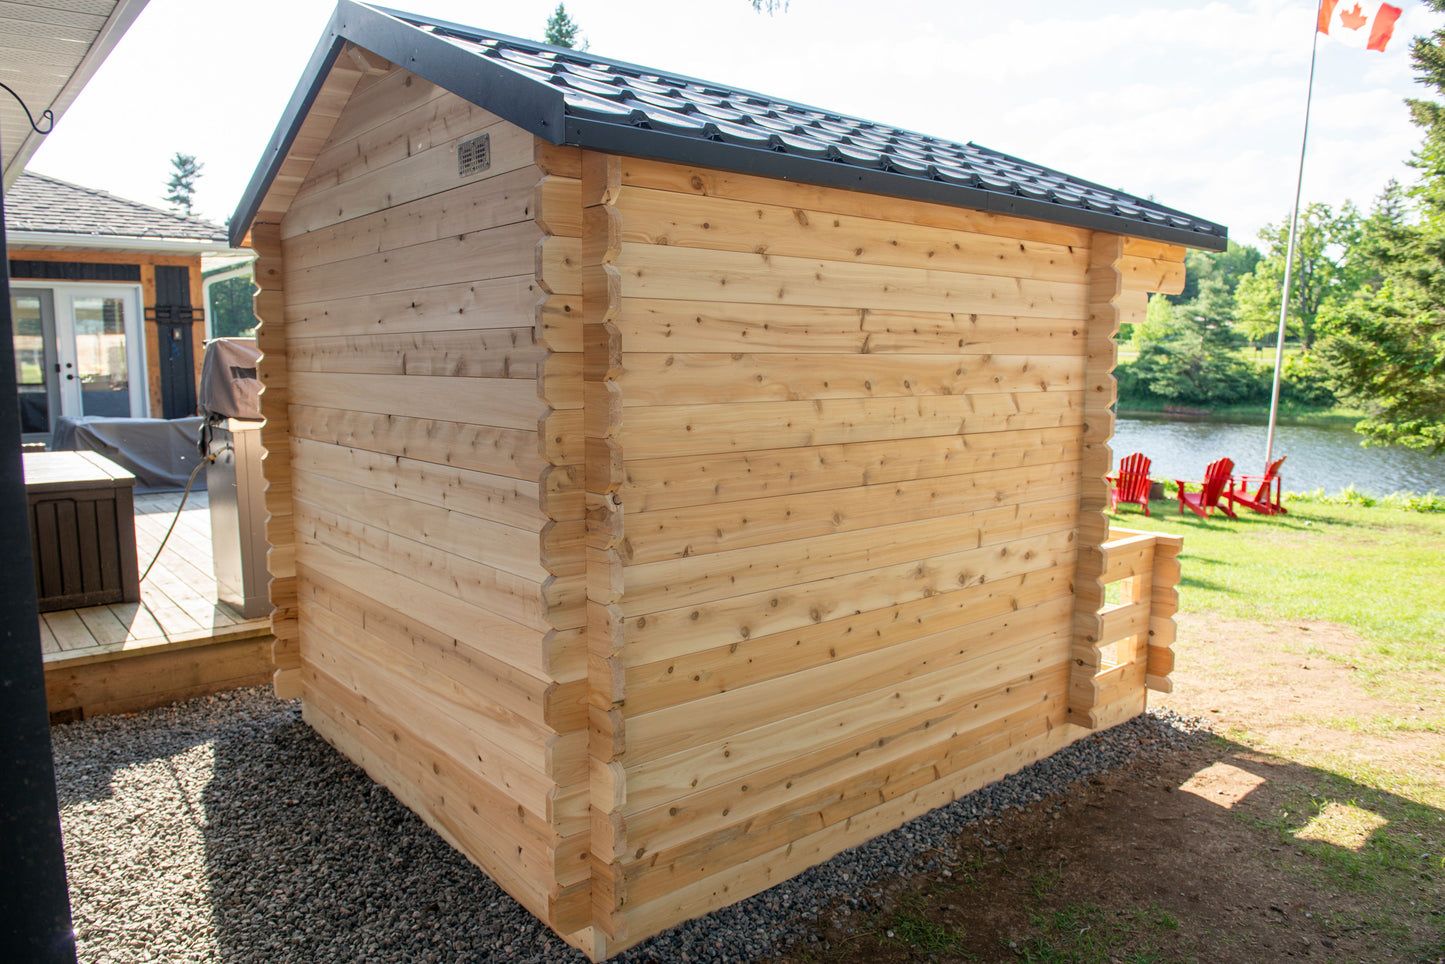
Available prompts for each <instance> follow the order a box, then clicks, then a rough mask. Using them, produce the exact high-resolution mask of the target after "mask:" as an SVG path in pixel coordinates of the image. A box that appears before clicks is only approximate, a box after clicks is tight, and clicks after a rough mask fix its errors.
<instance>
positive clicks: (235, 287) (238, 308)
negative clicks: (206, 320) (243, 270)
mask: <svg viewBox="0 0 1445 964" xmlns="http://www.w3.org/2000/svg"><path fill="white" fill-rule="evenodd" d="M255 291H256V285H255V282H253V281H252V280H251V279H250V278H249V277H246V278H228V279H227V280H225V281H218V282H216V283H215V284H213V285H211V303H210V305H209V306H208V307H209V309H210V313H211V334H212V336H213V337H216V338H232V337H236V336H238V335H251V334H254V333H255V331H256V326H257V325H259V324H260V323H261V322H260V320H259V319H258V318H257V317H256V314H255V311H254V310H253V309H254V305H255V302H254V299H253V295H254V293H255Z"/></svg>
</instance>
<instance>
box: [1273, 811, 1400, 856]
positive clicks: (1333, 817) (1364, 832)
mask: <svg viewBox="0 0 1445 964" xmlns="http://www.w3.org/2000/svg"><path fill="white" fill-rule="evenodd" d="M1389 822H1390V821H1388V820H1386V819H1385V818H1384V817H1382V816H1380V815H1379V814H1377V813H1371V812H1370V811H1368V810H1365V809H1362V808H1360V807H1357V806H1355V805H1354V804H1350V803H1335V802H1331V803H1328V804H1326V805H1325V807H1324V809H1322V810H1321V811H1320V812H1319V814H1318V815H1317V816H1316V817H1315V818H1314V819H1313V820H1311V821H1310V822H1309V823H1307V824H1305V825H1304V826H1303V827H1301V828H1300V829H1299V830H1296V831H1295V838H1296V839H1298V840H1311V841H1315V842H1317V843H1327V844H1333V845H1334V846H1336V847H1346V848H1348V849H1350V850H1354V851H1360V850H1363V849H1364V847H1365V844H1367V843H1369V842H1370V836H1371V835H1372V834H1374V832H1375V831H1376V830H1379V829H1380V828H1381V827H1383V826H1385V825H1386V824H1388V823H1389Z"/></svg>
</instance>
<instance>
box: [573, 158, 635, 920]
mask: <svg viewBox="0 0 1445 964" xmlns="http://www.w3.org/2000/svg"><path fill="white" fill-rule="evenodd" d="M621 185H622V169H621V162H620V160H619V159H618V158H617V157H615V156H612V155H606V154H595V153H584V154H583V155H582V205H583V209H582V210H583V233H582V302H583V312H582V318H583V326H582V372H583V376H582V377H583V416H582V422H583V432H584V435H585V437H586V443H585V449H586V472H585V474H586V479H587V655H588V663H587V665H588V717H589V724H590V730H591V740H590V753H589V758H590V772H591V805H592V847H591V858H592V905H593V920H594V922H595V923H596V925H597V927H598V928H599V929H600V930H601V931H602V932H603V933H605V934H606V935H607V936H608V937H610V938H612V939H614V940H616V939H620V938H622V937H624V936H625V935H624V933H623V929H624V928H625V923H626V922H625V919H624V918H623V916H622V914H621V913H620V908H621V907H622V905H623V903H624V901H625V895H624V894H623V892H622V886H623V882H622V869H621V867H620V864H619V860H620V858H621V857H622V854H623V851H624V849H625V847H626V839H625V836H626V833H625V828H624V826H623V824H622V815H621V811H622V807H623V805H624V803H625V802H626V778H625V773H624V771H623V768H622V765H621V763H620V762H619V758H620V757H621V756H622V753H623V750H624V749H625V747H626V734H625V732H624V726H623V716H622V707H621V704H622V698H623V667H622V662H621V659H620V653H621V648H622V611H621V609H620V607H619V605H618V603H619V602H620V600H621V598H622V592H623V582H622V567H623V562H624V559H623V551H622V504H621V502H620V501H619V500H618V495H617V493H618V490H619V489H620V488H621V487H622V483H623V472H622V453H621V448H620V443H619V441H618V437H617V436H618V430H619V428H620V427H621V421H622V398H621V389H620V386H619V385H618V383H617V378H618V376H619V375H621V374H622V340H621V335H620V334H619V333H618V330H617V326H616V325H615V324H614V321H615V319H616V317H617V312H618V309H619V307H620V304H621V290H622V279H621V275H620V274H619V273H618V270H617V268H616V267H615V266H614V262H615V261H616V259H617V255H618V253H619V252H620V251H621V247H622V240H621V216H620V215H619V214H618V211H617V207H616V202H617V196H618V194H619V193H620V191H621Z"/></svg>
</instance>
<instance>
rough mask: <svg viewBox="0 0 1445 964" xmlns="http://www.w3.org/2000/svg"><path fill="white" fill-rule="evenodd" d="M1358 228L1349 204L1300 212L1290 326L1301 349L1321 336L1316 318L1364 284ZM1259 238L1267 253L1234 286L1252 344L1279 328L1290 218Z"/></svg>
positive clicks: (1316, 206)
mask: <svg viewBox="0 0 1445 964" xmlns="http://www.w3.org/2000/svg"><path fill="white" fill-rule="evenodd" d="M1361 225H1362V222H1361V219H1360V213H1359V211H1357V210H1356V209H1355V206H1354V205H1353V204H1351V203H1350V202H1349V201H1346V202H1345V203H1344V204H1343V205H1342V206H1341V207H1340V209H1339V210H1338V211H1336V210H1334V209H1333V208H1331V207H1330V206H1329V205H1328V204H1318V203H1317V204H1311V205H1310V206H1309V207H1308V208H1306V209H1305V210H1303V211H1301V212H1300V218H1299V227H1298V230H1297V232H1296V237H1295V251H1294V258H1295V265H1294V276H1293V278H1292V283H1291V285H1290V319H1289V321H1290V325H1289V327H1290V329H1291V330H1293V331H1294V332H1295V333H1296V334H1297V335H1298V336H1299V339H1300V344H1301V345H1303V346H1304V348H1305V350H1306V351H1308V350H1309V349H1311V348H1313V347H1314V344H1315V341H1316V339H1317V338H1318V337H1319V335H1320V319H1321V314H1322V313H1326V314H1328V312H1329V311H1330V310H1331V309H1333V308H1335V307H1336V306H1338V305H1340V304H1342V303H1343V302H1345V301H1346V300H1348V299H1349V298H1350V296H1352V295H1353V294H1354V293H1355V292H1356V291H1358V290H1359V288H1360V287H1361V285H1362V284H1363V283H1364V280H1365V276H1366V275H1365V272H1364V271H1363V270H1362V268H1363V266H1362V264H1361V263H1360V262H1359V258H1358V253H1359V252H1358V247H1359V241H1360V236H1361ZM1259 236H1260V239H1261V240H1263V241H1265V242H1266V244H1267V245H1268V248H1269V253H1268V254H1267V255H1265V257H1264V260H1262V261H1261V262H1259V264H1258V265H1256V266H1255V269H1254V271H1253V272H1251V273H1250V274H1248V275H1245V276H1244V277H1243V278H1241V279H1240V280H1239V285H1238V286H1237V287H1236V288H1235V299H1236V302H1237V309H1238V310H1237V317H1238V321H1239V326H1240V330H1241V331H1242V332H1243V333H1244V334H1245V336H1246V337H1248V338H1250V339H1251V340H1259V339H1263V338H1266V337H1268V336H1269V334H1271V333H1273V332H1275V331H1278V330H1279V299H1280V292H1281V290H1282V289H1283V287H1284V260H1285V254H1286V252H1287V251H1288V248H1289V219H1288V218H1286V219H1285V220H1283V221H1281V222H1280V223H1279V224H1267V225H1265V226H1264V228H1263V229H1261V230H1260V232H1259Z"/></svg>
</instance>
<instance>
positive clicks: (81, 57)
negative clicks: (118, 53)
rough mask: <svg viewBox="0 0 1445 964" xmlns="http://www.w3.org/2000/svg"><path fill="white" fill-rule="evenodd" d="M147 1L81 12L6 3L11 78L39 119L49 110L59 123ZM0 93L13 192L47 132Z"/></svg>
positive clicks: (25, 1) (106, 2)
mask: <svg viewBox="0 0 1445 964" xmlns="http://www.w3.org/2000/svg"><path fill="white" fill-rule="evenodd" d="M145 5H146V0H95V2H92V3H90V4H88V5H87V8H88V9H86V10H78V11H71V10H65V9H63V8H59V9H58V8H57V5H56V4H54V3H34V2H29V0H14V2H11V3H6V4H4V5H3V9H0V49H4V50H6V51H7V57H6V61H7V63H6V67H7V68H8V70H7V74H9V76H7V78H6V79H7V80H8V81H9V82H10V85H11V86H12V87H14V88H15V92H16V93H17V94H19V95H20V97H21V99H22V100H23V101H24V102H25V106H26V107H28V108H29V109H30V112H31V113H32V114H33V115H34V116H35V119H36V120H37V121H39V120H40V116H41V114H43V113H44V112H45V111H47V110H48V111H50V112H51V113H52V115H53V116H54V118H55V121H56V122H57V123H58V122H59V120H60V118H61V116H62V115H63V114H64V113H65V111H66V109H67V108H69V107H70V105H71V103H72V102H73V101H74V100H75V98H76V97H77V96H78V95H79V94H80V91H81V90H82V89H83V88H84V87H85V85H86V84H87V83H88V82H89V81H90V78H91V77H92V76H94V74H95V72H96V70H97V69H99V67H100V65H101V63H103V62H104V61H105V58H106V57H107V56H109V55H110V52H111V50H113V49H114V48H115V45H116V43H117V42H119V40H120V38H121V37H122V36H123V35H124V34H125V32H126V30H128V29H129V28H130V25H131V24H132V23H134V22H135V19H136V17H138V16H139V15H140V12H141V10H142V9H143V8H144V7H145ZM107 8H108V9H107ZM89 11H96V12H89ZM0 98H3V101H0V152H3V153H0V158H3V163H4V185H5V190H7V191H8V190H9V189H10V185H11V184H13V183H15V179H16V178H17V177H19V176H20V172H21V171H23V170H25V165H26V163H27V162H28V161H29V160H30V158H31V156H32V155H33V154H34V153H35V151H36V149H37V148H39V147H40V143H41V141H43V140H44V139H45V135H44V134H38V133H36V132H35V131H34V129H32V127H31V125H30V122H29V121H28V120H27V119H26V117H25V111H24V110H23V109H22V108H21V107H20V105H19V104H18V103H16V102H15V99H14V98H12V97H10V96H9V95H7V94H5V93H4V92H3V91H0Z"/></svg>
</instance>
